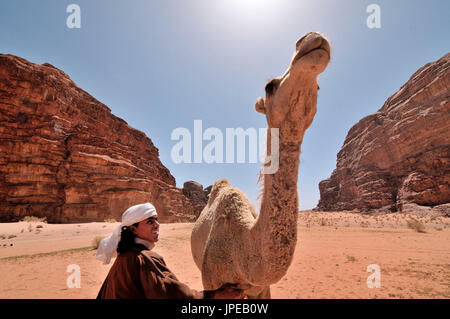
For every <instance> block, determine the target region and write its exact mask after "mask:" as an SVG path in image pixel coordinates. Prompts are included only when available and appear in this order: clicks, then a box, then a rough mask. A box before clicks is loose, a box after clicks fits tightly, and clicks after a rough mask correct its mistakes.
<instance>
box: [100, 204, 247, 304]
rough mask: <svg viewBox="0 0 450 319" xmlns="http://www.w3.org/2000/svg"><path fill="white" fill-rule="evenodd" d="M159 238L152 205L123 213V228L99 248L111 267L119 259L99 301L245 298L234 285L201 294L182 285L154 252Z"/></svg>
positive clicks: (135, 207)
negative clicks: (111, 261) (113, 259)
mask: <svg viewBox="0 0 450 319" xmlns="http://www.w3.org/2000/svg"><path fill="white" fill-rule="evenodd" d="M158 236H159V223H158V214H157V213H156V209H155V207H154V206H153V205H152V204H150V203H145V204H140V205H135V206H132V207H130V208H128V209H127V210H126V211H125V212H124V213H123V215H122V223H121V225H120V226H119V227H118V228H116V229H115V230H114V232H113V233H112V234H111V235H110V236H108V237H107V238H105V239H103V240H102V241H101V242H100V244H99V248H98V252H97V259H99V260H102V261H103V262H104V263H105V264H108V263H109V262H110V260H111V257H113V256H114V255H115V253H116V252H117V253H118V256H117V258H116V260H115V262H114V264H113V266H112V267H111V269H110V271H109V273H108V276H107V277H106V279H105V281H104V282H103V285H102V287H101V289H100V291H99V293H98V296H97V299H116V298H119V299H129V298H132V299H142V298H157V299H160V298H162V299H171V298H188V299H191V298H195V299H201V298H216V299H220V298H223V299H232V298H242V291H241V290H239V289H235V287H234V286H232V285H226V286H224V287H222V288H220V289H218V290H215V291H202V292H199V291H196V290H193V289H190V288H189V287H188V286H187V285H185V284H183V283H181V282H180V281H179V280H178V279H177V277H176V276H175V275H174V274H173V273H172V272H171V271H170V269H169V268H167V265H166V263H165V262H164V259H163V258H162V257H161V256H160V255H158V254H157V253H155V252H153V251H152V249H153V247H154V246H155V243H156V242H157V241H158Z"/></svg>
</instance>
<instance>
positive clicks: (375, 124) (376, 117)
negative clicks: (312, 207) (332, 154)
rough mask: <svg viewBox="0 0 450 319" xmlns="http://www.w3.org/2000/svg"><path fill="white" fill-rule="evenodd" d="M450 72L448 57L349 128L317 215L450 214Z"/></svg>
mask: <svg viewBox="0 0 450 319" xmlns="http://www.w3.org/2000/svg"><path fill="white" fill-rule="evenodd" d="M449 71H450V53H447V54H446V55H445V56H443V57H442V58H441V59H439V60H438V61H435V62H433V63H428V64H426V65H425V66H423V67H422V68H420V69H419V70H418V71H417V72H415V73H414V74H413V75H412V76H411V78H410V79H409V81H408V82H406V83H405V84H404V85H403V86H402V87H401V88H400V90H399V91H398V92H397V93H395V94H394V95H392V96H391V97H390V98H389V99H388V100H387V101H386V102H385V103H384V105H383V107H382V108H381V109H380V110H379V111H378V112H376V113H374V114H371V115H369V116H366V117H365V118H363V119H362V120H360V121H359V122H358V123H357V124H356V125H354V126H353V127H352V128H351V129H350V131H349V132H348V134H347V137H346V139H345V142H344V146H343V147H342V149H341V151H340V152H339V153H338V155H337V167H336V169H335V170H334V171H333V173H332V175H331V177H330V178H329V179H326V180H323V181H321V182H320V184H319V189H320V201H319V204H318V207H317V208H316V209H317V210H324V211H333V210H336V211H340V210H358V211H402V212H419V211H420V212H424V213H426V212H427V211H428V212H435V213H437V214H446V213H449V214H450V209H449V208H450V207H449V205H448V204H447V205H445V204H446V203H449V202H450V103H449V88H450V72H449ZM386 76H388V75H386Z"/></svg>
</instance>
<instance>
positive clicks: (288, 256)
mask: <svg viewBox="0 0 450 319" xmlns="http://www.w3.org/2000/svg"><path fill="white" fill-rule="evenodd" d="M330 52H331V51H330V45H329V43H328V41H327V39H326V38H325V37H324V36H322V35H321V34H319V33H316V32H309V33H307V34H306V35H304V36H303V37H302V38H301V39H300V40H298V41H297V43H296V50H295V53H294V55H293V57H292V60H291V63H290V65H289V68H288V69H287V70H286V72H285V73H284V74H283V75H282V76H281V77H277V78H274V79H272V80H271V81H269V82H268V83H267V84H266V86H265V91H266V98H265V100H264V99H263V98H261V97H260V98H258V100H257V101H256V104H255V110H256V111H257V112H259V113H263V114H265V115H266V119H267V124H268V128H267V152H266V159H268V158H270V155H271V154H272V153H271V148H272V146H271V143H269V141H271V136H270V134H271V132H272V130H271V128H278V134H279V137H278V138H279V144H278V145H279V150H278V152H279V153H278V161H279V167H278V170H277V171H276V172H274V173H272V174H263V175H262V176H263V189H262V200H261V206H260V213H259V215H258V214H256V212H255V210H254V208H253V206H252V204H251V203H250V201H249V200H248V198H247V197H246V195H245V194H244V193H243V192H242V191H240V190H239V189H237V188H235V187H232V186H231V185H230V183H229V182H228V181H227V180H226V179H222V180H218V181H216V182H214V185H213V187H212V189H211V193H210V195H209V199H208V203H207V204H206V206H205V208H204V209H203V210H202V212H201V214H200V216H199V218H198V219H197V221H196V223H195V225H194V228H193V230H192V234H191V250H192V255H193V258H194V261H195V263H196V265H197V267H199V269H200V271H201V273H202V281H203V286H204V289H206V290H215V289H218V288H220V287H222V286H223V285H224V284H237V285H238V286H239V287H241V289H243V290H244V294H245V295H246V296H247V297H248V298H270V285H272V284H274V283H276V282H278V281H279V280H280V279H281V278H282V277H283V276H284V275H285V274H286V272H287V269H288V268H289V266H290V264H291V262H292V258H293V255H294V250H295V246H296V243H297V216H298V192H297V179H298V168H299V164H300V159H299V156H300V151H301V144H302V141H303V136H304V134H305V131H306V129H307V128H308V127H309V126H310V125H311V123H312V121H313V118H314V116H315V114H316V104H317V91H318V85H317V76H318V75H319V74H320V73H322V72H323V71H324V70H325V68H326V67H327V65H328V62H329V61H330ZM272 160H273V159H272ZM267 165H269V163H268V161H267V160H266V162H265V163H264V166H263V168H264V167H265V166H267Z"/></svg>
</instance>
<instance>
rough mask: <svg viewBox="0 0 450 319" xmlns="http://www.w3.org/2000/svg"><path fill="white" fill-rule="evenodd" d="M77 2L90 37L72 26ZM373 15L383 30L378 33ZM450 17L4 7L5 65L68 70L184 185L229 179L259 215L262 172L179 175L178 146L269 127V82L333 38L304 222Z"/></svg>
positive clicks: (442, 46)
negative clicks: (367, 122) (358, 133)
mask: <svg viewBox="0 0 450 319" xmlns="http://www.w3.org/2000/svg"><path fill="white" fill-rule="evenodd" d="M72 3H74V4H78V5H79V7H80V9H81V28H74V29H70V28H68V27H67V25H66V20H67V17H68V16H69V15H70V13H67V12H66V8H67V6H68V5H69V4H72ZM372 3H373V4H378V5H379V8H380V10H381V11H380V23H381V28H374V29H370V28H369V27H368V26H367V23H366V20H367V17H368V16H369V15H371V13H372V12H371V13H367V12H366V9H367V7H368V5H370V4H372ZM449 16H450V1H448V0H440V1H437V0H435V1H423V0H422V1H419V0H417V1H413V0H405V1H401V0H395V1H392V0H391V1H375V0H372V1H362V0H352V1H351V0H345V1H332V0H330V1H318V0H316V1H301V0H184V1H182V0H178V1H175V0H158V1H156V0H147V1H143V0H141V1H135V0H130V1H111V0H107V1H106V0H102V1H101V0H95V1H92V0H89V1H81V0H80V1H75V0H72V1H61V0H53V1H44V0H41V1H34V0H29V1H23V0H15V1H12V0H9V1H6V0H2V1H1V2H0V53H9V54H14V55H18V56H21V57H24V58H26V59H28V60H29V61H31V62H34V63H44V62H48V63H51V64H52V65H54V66H56V67H57V68H59V69H61V70H63V71H64V72H65V73H66V74H68V75H69V76H70V77H71V78H72V80H73V81H74V82H75V83H76V84H77V85H78V86H79V87H81V88H82V89H84V90H85V91H87V92H89V93H90V94H91V95H93V96H94V97H95V98H96V99H98V100H99V101H101V102H103V103H104V104H106V105H107V106H108V107H109V108H111V110H112V112H113V114H115V115H116V116H118V117H121V118H122V119H124V120H125V121H127V122H128V124H129V125H131V126H132V127H134V128H137V129H139V130H141V131H143V132H145V133H146V134H147V136H149V137H150V138H151V139H152V141H153V143H154V144H155V146H156V147H157V148H158V149H159V152H160V159H161V161H162V163H163V164H164V165H165V166H166V167H167V168H169V170H170V171H171V173H172V175H173V176H174V177H175V178H176V181H177V186H179V187H182V185H183V183H184V182H185V181H187V180H195V181H198V182H200V183H201V184H203V185H204V186H208V185H210V184H212V183H213V182H214V180H216V179H219V178H227V179H228V180H229V181H230V182H231V184H232V185H234V186H236V187H238V188H240V189H241V190H243V191H244V192H245V193H246V194H247V196H248V197H249V199H250V200H251V201H252V202H253V203H256V197H257V194H258V186H257V174H258V171H259V168H260V163H256V164H251V163H247V164H238V163H230V164H227V163H223V164H207V163H200V164H196V163H190V164H188V163H186V164H176V163H174V162H173V160H172V158H171V150H172V148H173V146H174V145H175V144H176V143H177V141H173V140H171V138H170V137H171V133H172V132H173V130H174V129H176V128H179V127H184V128H187V129H188V130H189V131H191V132H192V134H193V132H194V120H202V124H203V130H206V129H207V128H209V127H215V128H219V129H220V130H221V131H222V132H223V134H224V136H225V129H226V128H238V127H241V128H243V129H248V128H255V129H258V128H264V127H266V119H265V116H263V115H262V114H259V113H256V112H255V111H254V108H253V107H254V103H255V101H256V99H257V98H258V97H259V96H264V84H265V82H266V81H267V80H268V79H270V78H271V77H274V76H279V75H282V74H283V73H284V71H285V70H286V68H287V67H288V65H289V62H290V58H291V56H292V54H293V52H294V49H295V42H296V41H297V40H298V39H299V38H300V37H301V36H302V35H303V34H305V33H306V32H308V31H319V32H321V33H323V34H325V35H326V36H327V37H328V38H329V40H330V43H331V47H332V60H331V62H330V64H329V66H328V68H327V69H326V70H325V72H324V73H322V74H321V75H320V76H319V85H320V91H319V98H318V105H317V114H316V117H315V119H314V121H313V124H312V125H311V127H310V128H309V129H308V131H307V132H306V134H305V138H304V141H303V145H302V155H301V163H300V173H299V183H298V186H299V194H300V209H310V208H313V207H315V206H316V205H317V202H318V200H319V197H320V195H319V188H318V184H319V182H320V181H321V180H323V179H326V178H328V177H329V176H330V175H331V173H332V171H333V169H334V168H335V167H336V155H337V153H338V151H339V150H340V148H341V147H342V144H343V142H344V139H345V137H346V134H347V132H348V130H349V129H350V128H351V127H352V126H353V125H354V124H356V123H357V122H358V121H359V120H360V119H361V118H363V117H364V116H366V115H369V114H371V113H374V112H376V111H377V110H378V109H379V108H381V106H382V105H383V103H384V101H385V100H386V99H387V98H388V97H389V96H390V95H392V94H393V93H395V92H396V91H397V90H398V89H399V88H400V86H401V85H402V84H403V83H404V82H406V81H407V80H408V79H409V77H410V76H411V75H412V74H413V73H414V72H415V71H416V70H417V69H418V68H419V67H421V66H423V65H424V64H426V63H428V62H432V61H434V60H437V59H438V58H440V57H441V56H443V55H444V54H445V53H447V52H449V51H450V50H449V49H450V41H449V39H450V37H449V30H450V19H449ZM207 143H209V142H208V141H205V142H203V146H205V145H206V144H207ZM224 143H225V140H224Z"/></svg>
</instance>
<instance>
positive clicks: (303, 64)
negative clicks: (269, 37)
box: [292, 48, 330, 73]
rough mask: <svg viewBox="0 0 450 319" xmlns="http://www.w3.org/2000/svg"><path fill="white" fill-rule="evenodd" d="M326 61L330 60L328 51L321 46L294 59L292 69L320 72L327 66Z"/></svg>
mask: <svg viewBox="0 0 450 319" xmlns="http://www.w3.org/2000/svg"><path fill="white" fill-rule="evenodd" d="M328 62H330V52H329V51H328V50H326V49H323V48H317V49H314V50H312V51H309V52H308V53H306V54H304V55H302V56H301V57H300V58H298V59H296V61H295V62H294V65H293V66H292V69H294V70H295V69H297V70H303V71H305V70H308V71H312V72H314V73H321V72H323V71H324V70H325V68H326V67H327V65H328Z"/></svg>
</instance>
